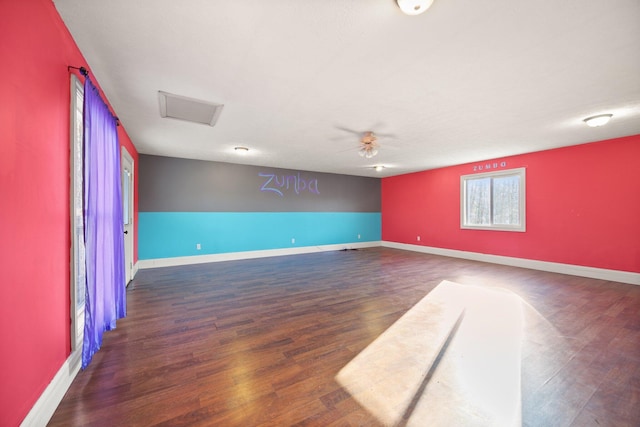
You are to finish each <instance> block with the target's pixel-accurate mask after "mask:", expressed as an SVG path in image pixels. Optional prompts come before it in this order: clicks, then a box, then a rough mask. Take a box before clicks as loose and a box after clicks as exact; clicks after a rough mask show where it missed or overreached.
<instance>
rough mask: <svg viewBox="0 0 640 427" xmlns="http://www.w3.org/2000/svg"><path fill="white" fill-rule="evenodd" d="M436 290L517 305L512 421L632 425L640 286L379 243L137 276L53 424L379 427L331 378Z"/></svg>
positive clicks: (639, 414)
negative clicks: (501, 296) (461, 290)
mask: <svg viewBox="0 0 640 427" xmlns="http://www.w3.org/2000/svg"><path fill="white" fill-rule="evenodd" d="M443 280H448V281H451V282H455V283H458V284H462V285H469V286H479V287H482V288H486V289H489V288H496V287H497V288H500V289H504V290H506V291H508V292H510V293H511V294H513V295H515V296H517V297H518V298H519V299H520V300H521V304H522V307H523V308H522V316H523V331H522V332H523V335H522V338H521V343H519V346H520V347H519V348H520V349H521V358H520V361H519V367H520V378H519V383H520V399H518V400H519V401H520V402H519V404H520V407H519V408H518V410H519V412H520V416H521V420H519V421H518V422H516V423H515V424H517V425H523V426H576V427H578V426H580V427H582V426H616V427H617V426H640V286H633V285H627V284H621V283H614V282H607V281H603V280H594V279H585V278H580V277H574V276H567V275H560V274H553V273H545V272H540V271H533V270H526V269H519V268H513V267H506V266H498V265H491V264H484V263H479V262H472V261H466V260H459V259H453V258H446V257H439V256H432V255H426V254H419V253H412V252H406V251H399V250H394V249H388V248H370V249H363V250H358V251H336V252H324V253H317V254H306V255H295V256H285V257H273V258H263V259H254V260H243V261H229V262H220V263H212V264H201V265H193V266H181V267H168V268H158V269H153V270H142V271H140V272H138V274H137V276H136V278H135V279H134V281H133V282H132V283H131V284H130V285H129V289H128V292H127V302H128V317H127V318H125V319H122V320H120V321H118V325H117V329H116V330H114V331H110V332H107V333H105V335H104V343H103V346H102V349H101V350H100V351H99V352H98V353H96V355H95V356H94V359H93V362H92V363H91V365H90V366H89V367H88V368H87V369H86V370H85V371H82V372H80V373H79V374H78V376H77V377H76V379H75V380H74V382H73V384H72V386H71V388H70V389H69V391H68V392H67V394H66V396H65V397H64V399H63V401H62V402H61V404H60V405H59V407H58V409H57V411H56V412H55V414H54V416H53V418H52V419H51V421H50V423H49V425H50V426H294V425H295V426H377V425H382V423H383V421H384V420H381V419H380V418H379V417H378V418H376V416H374V413H372V411H370V410H368V409H367V408H366V407H365V406H363V405H361V403H360V402H359V400H358V399H357V397H358V396H352V395H351V394H350V393H349V392H348V391H347V389H346V388H344V387H342V385H341V384H340V383H339V382H338V381H337V380H336V376H337V375H338V373H339V372H340V371H341V370H342V369H343V368H344V367H345V366H346V365H347V364H349V363H350V362H351V361H352V360H353V359H354V358H356V356H358V354H360V353H361V352H362V351H363V350H365V348H367V347H368V346H370V345H371V344H372V343H373V342H374V340H376V338H378V337H379V336H380V335H381V334H382V333H383V332H385V331H386V330H387V329H389V328H390V327H391V326H392V325H394V323H396V322H397V321H398V320H399V319H401V318H402V317H403V315H405V313H407V312H408V311H409V310H411V308H412V307H413V306H414V305H416V304H417V303H418V302H419V301H420V300H421V299H422V298H424V297H425V296H426V295H428V294H429V292H430V291H431V290H433V289H434V288H435V287H436V286H437V285H438V284H439V283H440V282H441V281H443ZM496 311H497V312H498V315H499V312H500V310H499V309H498V310H496ZM463 322H464V321H463ZM461 329H462V327H461ZM445 350H446V349H445ZM383 353H384V355H383V356H384V357H387V358H388V357H393V354H394V349H393V348H389V349H388V351H384V352H383ZM468 356H469V357H472V356H473V355H472V354H470V355H468ZM417 357H419V355H418V356H417ZM447 357H448V356H447V353H446V352H444V356H443V359H442V360H443V362H442V368H441V369H440V366H435V371H436V373H437V372H438V369H440V370H441V371H442V372H444V370H445V368H444V366H445V365H446V362H445V359H446V358H447ZM482 368H483V367H482V366H479V367H478V370H482ZM423 375H427V373H426V372H425V373H424V374H423ZM435 379H436V376H435V375H434V376H433V377H431V374H429V377H427V378H425V380H424V384H423V386H422V388H421V389H420V390H419V392H418V395H416V396H413V403H412V405H415V403H416V402H419V401H420V400H421V397H423V396H421V395H420V393H422V392H423V391H424V390H425V388H426V390H427V391H429V390H431V391H433V388H432V386H433V385H435V382H434V383H431V384H430V383H429V382H428V381H432V380H434V381H435ZM451 384H453V383H451ZM425 385H426V387H425ZM356 388H357V387H356ZM454 391H455V390H454ZM432 394H433V393H432ZM428 396H429V394H425V395H424V399H426V397H428ZM389 398H390V399H391V398H393V396H389ZM424 399H423V400H424ZM427 403H428V402H427ZM419 404H420V403H418V405H419ZM439 405H440V406H441V405H445V406H447V407H448V409H449V410H450V412H449V414H452V413H453V414H459V413H460V414H461V413H462V412H463V411H466V415H465V418H460V419H457V418H455V417H454V418H448V419H441V420H440V421H439V422H435V423H434V422H431V423H430V424H428V425H447V426H450V425H490V424H487V421H486V419H483V418H481V417H479V416H478V417H477V418H474V416H473V413H471V412H468V411H467V410H468V409H469V408H464V407H463V406H464V403H460V402H459V401H458V402H456V401H446V400H445V399H443V401H442V402H441V404H439ZM406 414H410V416H409V417H408V418H407V416H405V418H403V419H402V420H400V421H398V422H397V423H396V424H398V425H415V426H422V425H425V421H424V420H421V419H420V418H419V417H420V412H419V411H413V410H411V411H407V412H406ZM470 414H471V415H470ZM461 419H464V420H465V421H464V424H458V421H456V420H461Z"/></svg>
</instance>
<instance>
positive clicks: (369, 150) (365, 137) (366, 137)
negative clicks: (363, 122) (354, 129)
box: [358, 131, 378, 159]
mask: <svg viewBox="0 0 640 427" xmlns="http://www.w3.org/2000/svg"><path fill="white" fill-rule="evenodd" d="M377 139H378V138H377V137H376V136H375V135H374V133H373V132H371V131H367V132H365V133H364V134H362V137H361V138H360V148H359V149H358V154H359V155H360V157H364V158H366V159H370V158H372V157H374V156H375V155H376V154H378V143H377V142H376V140H377Z"/></svg>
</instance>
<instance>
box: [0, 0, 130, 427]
mask: <svg viewBox="0 0 640 427" xmlns="http://www.w3.org/2000/svg"><path fill="white" fill-rule="evenodd" d="M0 40H2V43H0V58H2V66H1V67H0V94H1V96H2V102H0V195H1V196H2V209H0V251H1V252H0V274H1V275H0V343H1V344H0V425H1V426H15V425H18V424H19V423H20V422H21V421H22V420H23V419H24V417H25V416H26V415H27V413H28V412H29V410H30V409H31V408H32V406H33V405H34V403H35V402H36V400H37V399H38V398H39V397H40V395H41V394H42V392H43V391H44V389H45V388H46V387H47V385H48V384H49V383H50V381H51V380H52V379H53V377H54V375H55V374H56V373H57V372H58V370H59V369H60V368H61V366H62V365H63V363H64V362H65V360H66V359H67V357H68V356H69V354H70V331H69V330H70V319H69V280H70V269H69V264H70V231H69V111H70V100H69V98H70V77H69V73H68V71H67V66H68V65H73V66H81V65H84V66H87V65H88V66H89V69H90V68H91V67H90V65H91V64H87V63H86V61H85V60H84V58H83V57H82V55H81V54H80V51H79V50H78V48H77V47H76V45H75V43H74V41H73V39H72V38H71V36H70V35H69V32H68V30H67V29H66V27H65V26H64V24H63V23H62V20H61V19H60V17H59V15H58V13H57V12H56V10H55V7H54V6H53V3H52V2H51V0H20V1H1V2H0ZM119 132H120V141H121V143H122V144H123V145H125V146H126V147H127V148H128V149H129V152H130V153H131V154H132V156H133V157H134V160H135V161H136V162H137V157H138V154H137V151H136V150H135V148H134V147H133V145H132V143H131V140H130V139H129V137H128V136H127V134H126V132H124V129H120V130H119ZM136 188H137V185H136ZM136 192H137V191H136ZM136 197H137V195H136ZM136 206H137V205H136ZM136 257H137V255H136Z"/></svg>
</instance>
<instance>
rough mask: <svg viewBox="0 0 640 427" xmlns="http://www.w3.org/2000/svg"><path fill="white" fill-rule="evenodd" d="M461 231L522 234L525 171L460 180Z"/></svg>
mask: <svg viewBox="0 0 640 427" xmlns="http://www.w3.org/2000/svg"><path fill="white" fill-rule="evenodd" d="M460 196H461V203H460V206H461V212H460V226H461V228H472V229H489V230H506V231H525V169H524V168H519V169H511V170H506V171H500V172H488V173H481V174H474V175H464V176H462V177H461V178H460Z"/></svg>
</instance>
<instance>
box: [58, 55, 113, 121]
mask: <svg viewBox="0 0 640 427" xmlns="http://www.w3.org/2000/svg"><path fill="white" fill-rule="evenodd" d="M72 69H73V70H78V71H80V74H82V75H83V76H85V77H89V70H87V69H86V68H84V67H74V66H73V65H68V66H67V70H69V71H70V70H72ZM92 85H93V84H92ZM94 87H95V86H94ZM98 93H99V92H98ZM101 97H102V96H101ZM102 102H104V100H103V101H102ZM105 105H107V104H106V102H105ZM111 115H112V116H113V118H114V119H116V126H120V119H119V118H118V116H116V115H115V114H111Z"/></svg>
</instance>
